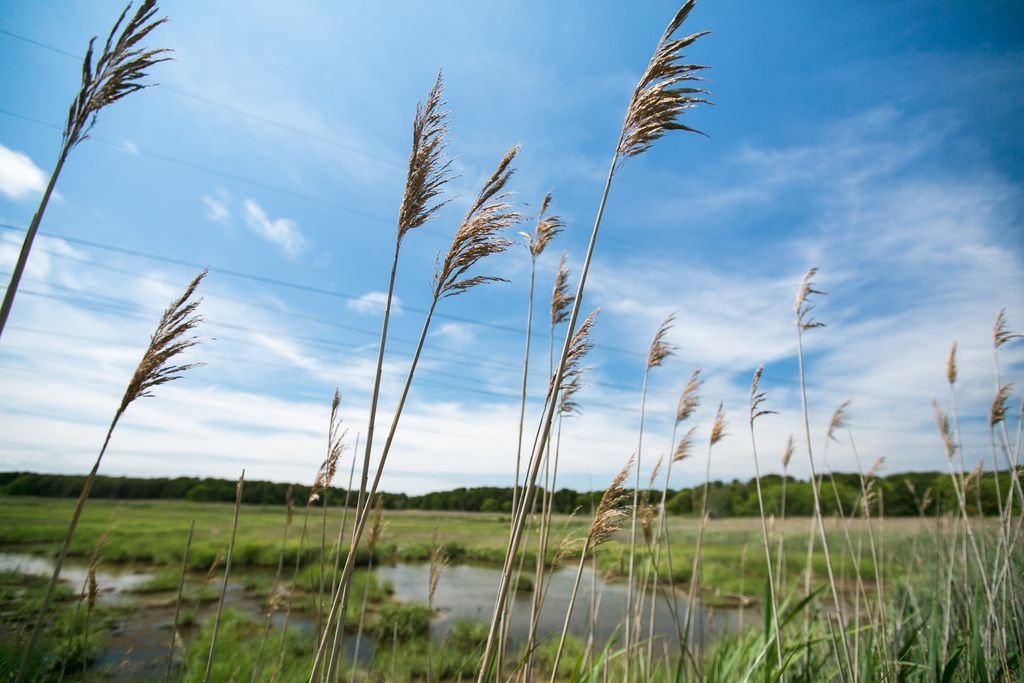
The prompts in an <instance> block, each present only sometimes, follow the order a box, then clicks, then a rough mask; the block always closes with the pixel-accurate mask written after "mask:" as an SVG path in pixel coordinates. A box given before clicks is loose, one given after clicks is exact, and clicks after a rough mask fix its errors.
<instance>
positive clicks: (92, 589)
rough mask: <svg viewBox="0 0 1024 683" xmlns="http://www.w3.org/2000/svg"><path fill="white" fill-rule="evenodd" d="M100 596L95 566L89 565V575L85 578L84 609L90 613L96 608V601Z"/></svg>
mask: <svg viewBox="0 0 1024 683" xmlns="http://www.w3.org/2000/svg"><path fill="white" fill-rule="evenodd" d="M99 595H100V585H99V583H98V582H97V581H96V565H95V564H90V565H89V575H88V577H87V578H86V592H85V605H86V608H87V609H88V610H89V611H90V612H91V611H92V609H93V607H95V606H96V599H97V598H98V597H99Z"/></svg>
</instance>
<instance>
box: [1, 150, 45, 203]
mask: <svg viewBox="0 0 1024 683" xmlns="http://www.w3.org/2000/svg"><path fill="white" fill-rule="evenodd" d="M44 189H46V174H45V173H43V170H42V169H41V168H39V167H38V166H36V165H35V163H34V162H33V161H32V159H30V158H29V157H28V156H27V155H25V154H22V153H21V152H16V151H14V150H12V149H8V148H7V147H4V146H3V145H0V194H3V195H4V196H6V197H8V198H10V199H14V200H19V199H29V198H30V197H36V196H38V195H40V194H42V193H43V190H44Z"/></svg>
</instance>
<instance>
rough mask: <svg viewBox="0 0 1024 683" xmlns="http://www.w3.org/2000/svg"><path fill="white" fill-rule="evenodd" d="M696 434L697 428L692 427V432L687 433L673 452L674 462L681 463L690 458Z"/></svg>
mask: <svg viewBox="0 0 1024 683" xmlns="http://www.w3.org/2000/svg"><path fill="white" fill-rule="evenodd" d="M696 433H697V428H696V427H691V428H690V431H688V432H686V435H685V436H683V438H681V439H680V440H679V443H678V444H676V449H675V451H673V452H672V462H679V461H680V460H685V459H686V458H688V457H690V449H691V448H692V447H693V435H694V434H696Z"/></svg>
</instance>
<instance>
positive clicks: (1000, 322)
mask: <svg viewBox="0 0 1024 683" xmlns="http://www.w3.org/2000/svg"><path fill="white" fill-rule="evenodd" d="M1020 338H1021V335H1019V334H1014V333H1012V332H1010V330H1009V329H1007V327H1006V309H1005V308H1001V309H999V315H997V316H996V324H995V325H993V326H992V344H993V345H994V346H995V347H996V348H997V349H998V348H999V347H1001V346H1002V345H1003V344H1005V343H1006V342H1008V341H1012V340H1014V339H1020Z"/></svg>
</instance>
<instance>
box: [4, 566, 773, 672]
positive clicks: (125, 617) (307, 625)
mask: <svg viewBox="0 0 1024 683" xmlns="http://www.w3.org/2000/svg"><path fill="white" fill-rule="evenodd" d="M10 571H16V572H20V573H24V574H33V575H38V576H49V575H50V574H51V573H52V572H53V561H52V560H51V559H50V558H48V557H42V556H37V555H29V554H24V553H0V572H10ZM374 571H375V572H377V575H378V578H379V579H380V580H381V581H389V582H390V583H391V584H392V585H393V586H394V591H395V593H394V598H395V599H396V600H398V601H402V602H420V603H426V601H427V577H428V574H429V567H428V565H426V564H396V565H391V566H382V567H378V568H376V569H375V570H374ZM86 572H87V566H86V563H85V562H83V561H82V560H81V559H80V558H69V559H68V560H67V561H66V562H65V566H64V568H63V569H62V571H61V578H62V579H63V580H64V581H65V582H67V583H68V584H69V585H70V586H72V587H73V589H74V590H75V591H76V592H77V591H81V590H82V587H83V585H84V582H85V579H86ZM259 573H267V574H268V575H272V573H270V572H268V570H266V569H252V568H244V569H239V570H236V571H234V572H232V576H231V581H230V582H229V584H228V590H227V593H226V595H225V605H226V606H227V607H231V608H234V609H236V610H239V611H241V612H243V613H245V614H248V615H250V616H251V617H253V618H254V619H255V620H257V621H262V619H263V615H264V614H265V611H264V610H265V606H264V604H263V602H264V601H263V600H262V599H261V598H258V597H255V596H253V595H250V594H249V593H247V592H246V590H245V588H244V585H245V582H246V579H249V578H252V577H253V575H255V574H259ZM575 573H576V569H575V568H564V569H559V570H557V571H555V572H554V573H553V574H551V575H549V576H548V577H547V579H546V582H547V584H546V585H547V591H548V592H547V595H546V598H545V601H544V608H543V610H542V611H541V615H540V620H539V626H538V636H539V637H541V638H543V637H544V636H546V635H549V634H555V635H557V634H558V633H560V632H561V629H562V623H563V621H564V619H565V612H566V610H567V608H568V605H569V597H570V593H571V591H572V585H573V580H574V579H575ZM96 575H97V582H98V583H99V585H100V588H101V592H100V601H101V603H105V604H107V605H108V606H114V605H116V606H119V607H121V608H122V610H120V611H119V612H118V616H117V617H116V618H117V620H118V622H117V624H116V625H115V627H114V629H113V632H112V635H111V637H110V638H109V639H108V640H107V642H106V647H105V648H104V649H103V651H102V652H100V653H99V655H98V659H97V661H96V662H95V664H96V666H97V667H98V668H101V669H106V670H108V671H110V670H114V669H116V668H119V665H120V664H121V663H122V660H124V659H125V658H126V657H128V658H129V665H128V666H127V667H125V668H124V669H123V670H122V671H121V674H120V675H117V676H115V677H114V678H112V679H110V680H114V681H117V680H125V681H127V680H140V677H141V679H146V678H148V677H150V676H157V677H159V676H161V675H162V674H163V670H164V666H165V665H166V655H167V647H168V644H169V642H170V631H171V625H172V620H173V615H174V598H175V595H174V591H169V592H164V593H154V594H135V593H132V592H131V590H132V589H133V588H136V587H138V586H140V585H141V584H143V583H145V582H146V581H148V580H149V579H150V578H152V576H153V572H152V571H151V570H150V568H149V567H144V566H138V565H136V566H133V565H101V566H100V568H98V570H97V573H96ZM499 577H500V571H499V570H498V569H494V568H488V567H476V566H469V565H456V566H452V567H448V568H447V569H446V570H445V572H444V574H443V575H442V577H441V581H440V583H439V585H438V587H437V592H436V593H435V595H434V605H435V607H437V608H438V609H439V614H438V616H437V617H436V618H435V619H434V621H433V623H432V624H431V636H432V637H433V638H434V639H435V640H440V639H442V638H444V637H445V636H446V635H447V633H448V632H449V631H450V629H451V628H452V626H453V624H454V622H455V620H456V619H470V620H475V621H482V622H485V623H489V621H490V617H491V614H492V612H493V610H494V600H495V596H496V593H497V586H498V579H499ZM196 580H197V579H196V577H194V576H193V577H190V578H189V579H188V582H189V585H191V586H193V587H194V586H195V582H196ZM217 583H218V585H219V579H218V580H217ZM532 599H533V593H532V591H522V592H519V593H517V594H516V595H515V596H514V604H513V609H512V622H511V631H510V634H509V639H510V641H511V644H512V646H513V647H515V646H517V645H521V644H522V643H524V642H525V640H526V634H527V629H528V625H529V620H530V606H531V601H532ZM592 602H593V605H594V608H595V611H596V614H597V618H596V620H595V624H594V629H593V632H594V639H595V644H596V646H597V647H599V648H600V647H603V646H604V645H605V643H607V642H608V641H609V640H611V639H612V638H615V637H618V636H619V634H620V633H621V629H622V619H623V616H624V612H625V604H626V585H625V583H605V582H604V581H603V580H602V579H601V577H600V576H596V575H595V574H594V571H593V569H592V568H591V567H586V568H585V569H584V573H583V578H582V580H581V581H580V589H579V593H578V594H577V597H576V604H575V608H574V610H573V618H572V621H571V622H570V632H571V633H573V634H574V635H576V636H577V637H579V638H581V639H586V638H587V637H588V636H589V634H590V630H591V626H590V623H589V615H590V609H591V604H592ZM675 602H676V605H677V608H678V612H677V614H678V615H679V621H680V623H683V622H684V621H685V614H686V596H685V595H682V594H677V595H676V599H675ZM670 603H671V600H670V596H669V594H668V593H666V592H664V591H662V592H661V593H659V595H658V597H657V600H656V608H655V611H654V634H655V639H656V640H657V642H656V647H657V648H658V650H662V649H663V648H664V650H666V651H667V652H669V653H673V652H677V651H678V649H679V640H678V638H677V637H676V626H675V622H674V620H673V618H672V611H673V610H672V607H671V606H670ZM126 607H133V608H134V609H123V608H126ZM215 608H216V603H215V602H214V603H208V604H206V605H203V606H200V607H199V609H198V611H199V612H200V614H199V615H198V616H199V619H200V620H201V619H202V618H204V616H205V615H206V614H207V613H212V610H214V609H215ZM748 611H749V612H751V613H750V614H749V615H748V616H747V617H746V621H747V623H757V619H758V616H757V614H756V612H755V611H754V610H748ZM282 617H283V614H281V613H278V614H276V615H275V617H274V620H275V623H276V625H277V626H280V625H281V624H280V620H281V619H282ZM649 619H650V605H649V604H647V605H645V606H644V611H643V616H642V620H641V623H642V624H643V627H644V633H646V632H647V627H648V624H649ZM738 621H739V612H738V611H737V610H735V609H717V610H713V611H706V610H704V609H703V608H702V607H701V606H700V605H699V604H696V605H695V606H694V611H693V627H692V638H693V642H694V643H695V645H696V646H697V647H698V648H703V646H704V645H706V644H708V643H709V642H710V641H711V640H712V639H713V638H715V637H717V636H720V635H721V634H723V633H728V632H730V631H733V630H735V629H736V628H737V627H738ZM290 623H291V628H295V629H296V630H300V631H311V630H312V629H313V618H312V616H311V615H304V614H301V613H298V612H292V614H291V620H290ZM192 633H194V630H191V629H185V633H184V634H183V635H185V637H186V639H187V638H189V637H190V636H191V635H192ZM354 641H355V638H354V637H347V638H345V640H344V642H343V649H344V651H345V653H346V654H347V655H348V658H351V657H352V656H353V654H355V652H354V650H355V642H354ZM374 648H375V644H374V641H373V639H372V638H370V637H367V636H365V635H364V636H363V637H362V639H361V641H360V647H359V653H358V659H359V661H360V662H362V663H364V664H366V663H369V662H370V661H371V660H372V658H373V653H374Z"/></svg>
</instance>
